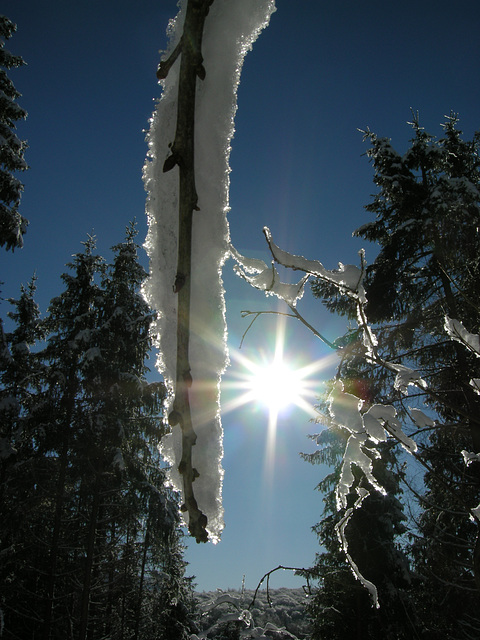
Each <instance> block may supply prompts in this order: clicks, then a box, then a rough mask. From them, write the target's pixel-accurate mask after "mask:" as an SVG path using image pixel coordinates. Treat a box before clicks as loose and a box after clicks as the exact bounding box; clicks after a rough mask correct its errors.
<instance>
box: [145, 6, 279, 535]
mask: <svg viewBox="0 0 480 640" xmlns="http://www.w3.org/2000/svg"><path fill="white" fill-rule="evenodd" d="M273 11H275V5H274V0H242V2H238V1H237V0H221V1H214V0H181V2H180V10H179V13H178V15H177V17H176V18H175V20H173V21H171V23H170V25H169V29H168V34H169V45H168V49H167V51H166V53H165V55H164V56H163V59H162V62H161V63H160V66H159V70H158V74H157V77H158V78H159V80H160V84H161V86H162V97H161V99H160V100H159V102H158V105H157V108H156V110H155V112H154V114H153V116H152V118H151V120H150V130H149V132H148V135H147V142H148V146H149V151H148V155H147V160H146V163H145V166H144V183H145V188H146V190H147V192H148V196H147V205H146V212H147V217H148V225H149V229H148V235H147V239H146V242H145V248H146V250H147V253H148V255H149V259H150V275H149V278H148V280H147V281H146V283H145V285H144V295H145V297H146V299H147V301H148V302H149V304H150V306H151V307H152V308H154V309H156V310H157V312H158V320H157V322H156V325H155V327H154V334H155V338H156V344H157V346H158V349H159V356H158V361H157V366H158V368H159V370H160V372H161V373H162V375H163V377H164V380H165V383H166V386H167V388H168V390H169V396H168V399H167V407H166V409H167V411H168V414H169V422H170V424H171V426H172V430H171V433H170V434H168V435H167V436H166V437H165V438H164V439H163V441H162V444H161V450H162V454H163V457H164V458H165V459H166V461H167V462H168V463H169V464H170V465H171V469H170V471H169V475H170V481H171V483H172V486H173V487H175V488H176V489H177V490H179V491H181V492H182V494H183V499H184V504H183V510H184V515H185V519H186V521H187V522H188V525H189V529H190V533H191V534H192V535H193V536H194V537H195V538H196V539H197V541H205V540H206V539H207V538H208V539H210V540H212V541H213V542H217V541H218V540H219V538H220V534H221V531H222V529H223V526H224V524H223V508H222V501H221V493H222V479H223V470H222V467H221V459H222V456H223V445H222V436H223V430H222V426H221V421H220V411H219V404H220V391H219V383H220V377H221V375H222V373H223V371H224V370H225V367H226V365H227V362H228V354H227V348H226V323H225V300H224V291H223V283H222V277H221V270H222V267H223V264H224V262H225V259H226V257H227V255H228V253H229V227H228V220H227V212H228V210H229V207H228V189H229V173H230V168H229V154H230V142H231V139H232V136H233V132H234V116H235V111H236V100H237V98H236V94H237V87H238V84H239V81H240V73H241V69H242V64H243V60H244V57H245V55H246V53H247V52H248V51H249V50H250V49H251V48H252V44H253V42H254V41H255V40H256V38H257V37H258V35H259V34H260V32H261V31H262V29H263V28H265V27H266V26H267V25H268V22H269V19H270V15H271V14H272V13H273Z"/></svg>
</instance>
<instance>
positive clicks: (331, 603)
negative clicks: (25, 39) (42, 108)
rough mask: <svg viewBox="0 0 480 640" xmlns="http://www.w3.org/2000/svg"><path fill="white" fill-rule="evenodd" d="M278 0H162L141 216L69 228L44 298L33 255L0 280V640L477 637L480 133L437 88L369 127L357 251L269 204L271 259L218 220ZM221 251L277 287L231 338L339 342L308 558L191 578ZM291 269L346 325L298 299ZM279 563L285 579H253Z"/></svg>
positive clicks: (314, 449) (267, 289) (249, 278)
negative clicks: (366, 195)
mask: <svg viewBox="0 0 480 640" xmlns="http://www.w3.org/2000/svg"><path fill="white" fill-rule="evenodd" d="M277 4H279V5H280V6H278V7H275V2H274V0H242V2H240V3H239V2H238V0H236V1H234V0H180V1H179V3H178V7H179V12H178V15H177V17H176V18H175V20H172V21H171V22H170V24H169V26H168V46H167V49H166V50H165V51H164V52H162V53H161V55H160V59H159V61H158V69H157V77H156V78H155V70H153V73H152V75H153V78H152V86H153V87H154V86H156V84H155V83H156V82H158V83H159V84H160V87H161V92H162V97H161V98H160V99H159V100H158V101H157V102H156V103H155V110H154V113H153V115H152V117H151V119H150V121H149V123H148V126H149V130H148V131H147V132H146V142H147V144H146V147H148V149H146V151H145V155H146V160H145V165H144V168H143V182H144V186H145V190H146V192H147V196H146V217H147V220H148V232H147V238H146V240H145V238H143V237H140V234H139V232H138V224H137V222H136V220H135V219H134V218H135V216H132V221H131V222H130V223H129V224H128V225H127V227H126V228H125V229H122V228H121V226H120V228H118V229H114V230H112V234H114V235H115V237H116V240H115V242H116V244H114V246H112V247H111V250H110V252H109V257H107V258H104V257H102V255H100V253H99V251H98V250H97V244H98V241H99V238H97V237H96V236H95V233H94V232H92V233H88V231H89V230H88V229H86V230H85V236H84V237H83V238H79V239H78V242H79V243H80V242H81V245H80V246H81V250H79V251H77V252H73V251H74V249H72V257H71V260H70V261H69V262H68V263H67V264H65V267H64V272H63V273H62V274H61V276H60V282H61V285H60V288H59V289H58V291H56V293H55V295H54V297H52V298H51V300H50V302H49V304H48V306H47V307H46V308H43V309H42V308H40V305H39V304H38V303H37V300H36V296H37V289H38V287H39V284H40V282H39V280H38V278H37V276H36V275H35V274H33V275H32V277H31V279H30V280H29V281H28V282H24V283H20V282H19V283H18V295H17V296H16V297H4V296H3V295H2V299H1V307H0V640H4V639H5V640H40V639H41V640H200V639H210V640H240V639H246V640H253V639H257V640H261V639H267V638H273V639H275V638H277V639H285V640H286V639H291V640H347V639H348V640H354V639H355V640H411V639H417V638H418V639H427V640H430V639H431V640H437V639H440V638H441V639H442V640H470V639H471V640H473V639H476V638H480V607H479V603H480V542H479V525H480V306H479V305H480V303H479V299H480V284H479V285H478V287H477V283H480V131H479V132H478V133H474V134H473V135H466V134H464V133H463V131H462V120H461V116H462V114H457V113H456V112H455V111H450V112H449V113H448V114H447V115H443V114H439V116H438V122H437V123H435V124H433V125H430V122H428V123H424V122H423V119H422V112H421V105H420V111H419V112H417V111H416V110H413V109H412V110H411V112H410V113H409V114H407V115H409V122H408V123H406V124H405V128H406V129H408V131H409V142H408V145H407V148H406V149H405V148H403V147H402V146H401V144H397V141H396V140H395V138H394V137H392V138H387V137H385V136H384V135H380V134H377V133H376V132H375V131H374V130H370V129H369V128H365V129H363V130H361V136H362V137H363V145H364V157H363V158H360V159H359V163H366V164H367V165H368V166H369V170H370V175H371V182H372V184H371V185H369V186H370V188H371V191H372V192H373V195H371V197H370V199H369V200H368V201H367V202H362V203H359V208H361V207H363V208H364V211H363V214H362V218H361V225H360V224H359V225H357V226H356V227H354V228H352V229H349V230H348V232H349V233H353V235H354V237H355V238H358V239H360V240H361V241H362V242H363V243H364V244H365V247H366V252H364V251H361V252H360V254H359V256H358V260H357V264H343V263H340V262H339V263H338V267H337V268H335V269H329V268H327V267H325V266H324V264H323V263H322V262H321V261H320V259H319V258H322V256H317V255H312V256H308V257H303V255H297V254H295V253H290V252H289V247H288V246H282V247H280V244H282V245H284V240H283V239H282V240H281V242H280V241H279V244H277V243H276V241H275V240H274V237H275V238H276V237H277V233H276V230H275V229H274V228H272V230H270V228H268V227H266V226H265V227H264V228H263V234H264V239H265V255H268V257H269V258H268V260H267V261H265V260H263V259H260V258H258V257H257V256H253V255H252V256H249V255H243V253H244V251H243V247H242V253H241V252H240V251H239V250H237V248H236V247H235V246H234V245H233V242H232V238H231V237H230V231H229V220H228V216H229V213H230V212H229V187H230V177H229V176H230V165H229V162H230V150H231V146H233V148H234V147H235V141H234V142H233V143H232V138H233V133H234V125H233V123H234V118H235V114H236V110H237V89H238V86H239V83H240V84H241V79H240V78H241V71H242V65H243V61H244V58H245V56H246V55H247V54H248V55H249V56H250V55H251V56H254V53H253V54H250V53H249V52H250V50H251V49H252V48H253V51H255V44H254V43H255V41H256V40H257V38H259V39H260V40H261V39H262V32H263V31H264V30H267V31H268V29H269V22H270V19H271V18H272V15H273V14H274V12H275V11H278V12H280V11H281V10H282V7H281V2H278V3H277ZM172 18H173V16H172ZM166 27H167V25H163V26H162V28H164V29H165V28H166ZM17 29H18V30H21V29H22V25H21V24H18V25H16V24H14V22H13V21H12V20H11V19H10V18H9V17H7V16H0V251H1V252H2V253H3V254H5V260H4V262H3V264H6V265H7V269H8V260H9V259H11V257H12V255H13V254H15V255H18V254H19V253H20V254H21V255H23V254H25V253H28V251H29V243H35V231H34V230H33V229H32V225H31V224H29V220H27V219H26V217H24V214H23V213H22V193H23V192H24V189H27V188H28V186H27V187H24V182H25V180H24V176H25V175H26V172H29V171H33V170H34V169H32V168H30V167H29V165H28V163H29V159H28V155H29V149H28V144H27V141H26V140H23V139H21V138H22V135H21V130H22V122H23V121H25V120H26V119H28V117H29V114H27V111H26V110H25V109H24V108H23V107H22V103H23V101H24V99H25V98H26V97H27V96H24V95H22V94H21V93H20V92H19V90H17V88H16V82H17V81H19V79H20V78H21V73H22V69H23V67H24V66H25V65H26V64H27V63H28V60H27V61H25V60H24V59H23V56H22V52H21V51H17V47H16V45H15V35H16V32H17ZM10 51H12V53H11V52H10ZM13 52H14V53H13ZM13 78H14V79H15V83H14V80H13ZM152 93H153V88H152ZM29 104H31V106H30V107H29V112H31V111H32V110H34V109H35V103H33V104H32V103H30V102H29ZM239 108H240V109H241V104H240V106H239ZM427 125H428V126H427ZM239 135H241V134H239ZM205 167H207V169H205ZM232 180H235V177H234V175H233V176H232ZM38 215H39V217H41V212H39V214H38ZM140 215H142V212H140ZM29 217H31V216H30V215H29ZM137 218H138V215H137ZM261 233H262V229H261V227H260V226H259V228H254V229H252V230H251V234H252V235H253V234H259V235H261ZM144 249H145V251H146V256H145V255H144V253H143V252H144ZM239 249H240V247H239ZM368 255H370V256H372V257H370V258H368ZM227 260H232V261H233V263H234V265H235V266H234V272H235V273H236V275H237V276H239V278H240V280H239V282H240V281H243V282H242V286H243V285H245V287H247V285H250V286H251V287H252V288H253V289H255V290H257V291H256V292H255V295H258V298H259V300H260V299H261V300H262V301H263V298H264V294H265V296H267V301H268V303H272V304H271V307H270V308H268V310H265V308H264V307H261V308H260V307H259V310H258V311H257V310H253V311H246V312H244V313H245V316H246V317H247V321H248V322H251V324H250V325H249V327H248V329H246V331H245V333H244V335H243V337H242V340H245V341H248V340H249V334H248V331H249V329H250V328H251V327H252V326H253V325H254V326H255V327H258V326H259V325H261V323H262V321H263V320H264V317H265V316H266V315H267V314H272V315H275V314H276V315H278V316H280V315H282V316H287V317H288V318H289V322H291V323H293V324H294V326H295V328H296V329H295V330H298V331H299V332H300V331H307V332H309V333H311V334H312V335H313V336H315V339H317V340H319V341H320V342H321V343H322V344H323V346H324V348H325V350H326V352H328V353H331V354H335V355H336V360H335V363H336V364H335V368H334V369H332V371H333V373H329V376H328V377H329V379H326V380H323V381H322V384H321V385H319V387H318V389H317V390H316V393H315V400H314V401H313V403H312V410H313V411H314V415H315V419H314V420H313V421H312V424H311V435H310V436H309V441H308V442H307V443H305V445H304V450H306V449H308V446H307V445H311V446H310V449H309V450H308V451H305V452H304V453H302V454H301V457H302V459H303V462H302V464H305V465H307V466H309V465H314V468H318V469H319V475H318V484H317V487H316V490H317V491H318V504H319V507H318V513H313V514H311V518H312V522H311V526H312V528H313V531H314V533H315V536H316V538H317V540H318V547H317V551H316V553H315V554H314V555H313V557H312V558H311V562H310V564H309V565H308V566H302V567H290V566H284V564H283V559H282V558H279V559H278V560H279V562H278V564H279V566H278V567H276V568H275V567H271V571H269V572H268V573H267V574H265V575H264V576H263V577H262V576H261V575H260V576H259V577H258V587H257V589H256V590H252V589H247V588H246V587H245V584H243V585H241V586H240V585H238V590H235V589H231V590H228V591H225V590H223V591H221V590H218V591H216V592H208V593H207V592H202V591H201V590H200V589H199V588H198V584H197V582H196V577H195V576H194V575H192V574H191V572H190V569H189V565H188V562H187V560H186V557H185V556H186V554H185V549H186V542H187V540H194V541H196V543H198V546H199V547H205V545H211V544H216V543H218V544H219V545H221V544H222V541H221V537H222V532H223V529H224V513H225V512H227V511H228V508H229V505H228V504H223V503H222V482H223V478H224V475H228V473H229V469H228V465H227V464H226V463H224V462H223V461H222V456H223V451H224V449H223V427H222V396H221V393H220V388H221V387H220V385H221V380H222V376H224V374H225V371H226V369H227V367H228V366H229V353H228V349H227V322H226V312H225V307H226V306H228V296H227V300H226V299H225V291H224V285H223V280H222V270H223V269H225V268H226V267H225V263H226V261H227ZM147 263H148V265H149V266H148V267H145V264H147ZM59 275H60V274H59ZM6 277H7V274H6V273H2V274H1V275H0V280H2V281H4V280H5V279H6ZM8 277H9V278H10V279H11V278H12V274H11V273H9V274H8ZM245 283H247V284H245ZM2 285H3V282H2V283H1V284H0V288H1V286H2ZM247 288H248V290H249V291H250V287H247ZM306 292H307V293H308V295H311V296H312V298H313V302H314V304H315V305H316V306H317V305H318V308H322V309H324V310H326V315H328V314H331V316H332V317H334V318H336V319H338V320H339V321H340V322H341V323H342V326H343V327H345V330H344V332H343V334H342V335H341V336H340V337H336V338H331V336H329V335H327V333H325V331H324V330H323V328H322V326H320V324H318V325H315V324H314V323H312V322H311V320H307V316H306V315H305V314H304V312H303V310H302V303H303V302H304V294H305V293H306ZM272 301H274V302H275V304H274V303H273V302H272ZM277 303H278V304H281V305H282V306H281V307H279V306H278V304H277ZM279 309H280V311H279ZM279 384H280V383H279V382H278V383H277V385H279ZM300 446H301V445H300ZM289 455H296V453H292V452H290V453H289ZM325 470H326V471H325ZM307 491H314V489H313V488H312V487H305V492H307ZM232 508H233V506H232ZM285 517H286V518H287V519H288V518H289V515H288V510H287V511H286V513H285ZM225 520H226V522H227V524H226V526H227V527H228V518H225ZM245 526H249V523H248V516H246V519H245ZM280 570H283V571H285V570H286V571H292V572H294V573H295V575H297V576H298V578H299V580H300V583H301V584H302V585H303V586H302V588H298V589H287V588H282V589H272V588H270V585H269V583H270V578H271V575H272V574H274V573H275V572H277V571H280Z"/></svg>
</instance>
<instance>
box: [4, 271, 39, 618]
mask: <svg viewBox="0 0 480 640" xmlns="http://www.w3.org/2000/svg"><path fill="white" fill-rule="evenodd" d="M34 295H35V278H33V279H32V280H31V282H30V283H29V284H28V286H27V287H23V286H22V287H21V295H20V298H19V299H18V300H14V299H10V300H9V302H10V304H11V305H12V306H13V307H14V310H13V311H11V312H9V313H8V316H9V318H10V320H11V321H12V322H13V325H14V328H13V330H12V331H11V332H8V333H6V334H5V333H3V330H2V337H3V358H2V360H1V362H2V367H1V372H0V384H1V388H0V558H1V561H0V610H1V611H2V615H1V617H2V619H3V618H5V620H6V621H7V622H8V620H9V619H10V617H11V614H12V610H11V608H12V607H14V608H15V609H16V611H17V612H19V613H20V615H21V616H22V626H25V627H26V628H28V627H29V626H30V624H31V620H32V617H33V618H34V617H35V614H34V613H33V616H32V612H31V611H30V609H29V607H28V606H26V605H27V602H26V601H25V600H23V601H22V600H18V601H15V599H12V598H11V595H12V592H14V593H16V594H19V593H23V594H26V593H29V592H30V591H31V589H32V587H33V583H34V578H32V572H31V557H32V548H33V546H32V545H33V538H34V536H35V535H36V532H35V531H34V528H33V527H32V526H31V520H33V519H34V518H33V517H32V514H37V513H38V512H39V511H41V509H42V506H41V505H42V496H41V495H39V492H38V490H37V487H38V480H39V477H40V475H41V466H42V465H41V464H39V457H38V450H37V446H36V442H37V441H38V438H39V435H40V434H39V430H38V427H37V425H36V423H35V421H33V420H31V418H30V416H31V411H32V409H33V407H34V405H35V401H36V397H37V394H38V386H39V375H38V374H39V370H38V360H37V356H36V354H35V352H34V348H35V346H36V344H37V342H38V341H39V340H41V338H42V336H43V332H42V328H41V323H40V318H39V309H38V306H37V304H36V303H35V300H34ZM15 615H16V614H15Z"/></svg>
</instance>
